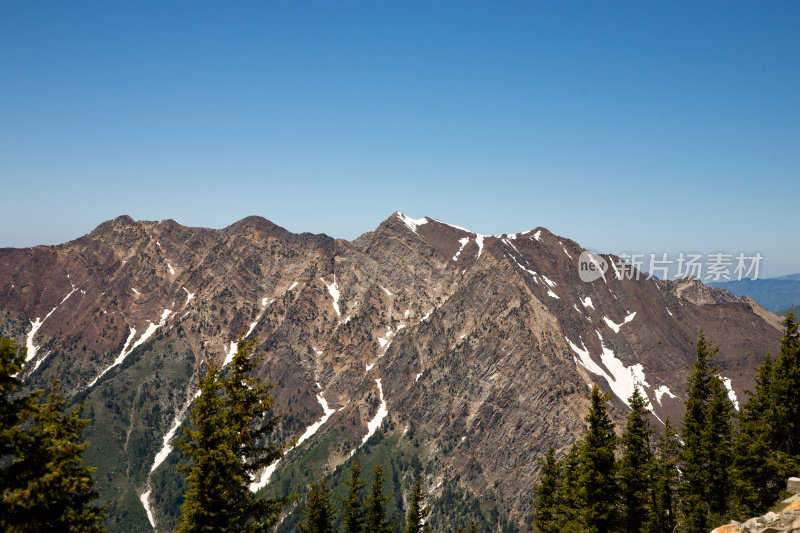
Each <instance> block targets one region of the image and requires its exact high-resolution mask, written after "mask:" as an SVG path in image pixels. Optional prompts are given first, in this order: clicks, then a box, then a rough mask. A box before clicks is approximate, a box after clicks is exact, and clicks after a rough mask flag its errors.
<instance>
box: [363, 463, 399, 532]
mask: <svg viewBox="0 0 800 533" xmlns="http://www.w3.org/2000/svg"><path fill="white" fill-rule="evenodd" d="M389 499H390V497H389V496H384V495H383V469H382V468H381V465H380V463H378V464H376V465H375V470H374V471H373V474H372V486H371V487H370V494H369V496H368V497H367V501H366V505H365V507H366V512H367V515H366V519H365V520H364V533H389V532H390V531H392V530H393V529H394V528H393V527H392V525H391V524H390V523H389V520H388V518H387V517H386V504H387V503H388V502H389Z"/></svg>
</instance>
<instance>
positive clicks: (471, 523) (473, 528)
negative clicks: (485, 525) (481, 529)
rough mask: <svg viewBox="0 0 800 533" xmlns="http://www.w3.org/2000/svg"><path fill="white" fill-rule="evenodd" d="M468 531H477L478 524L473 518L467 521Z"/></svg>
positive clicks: (470, 532)
mask: <svg viewBox="0 0 800 533" xmlns="http://www.w3.org/2000/svg"><path fill="white" fill-rule="evenodd" d="M469 533H478V525H477V524H476V523H475V520H470V521H469Z"/></svg>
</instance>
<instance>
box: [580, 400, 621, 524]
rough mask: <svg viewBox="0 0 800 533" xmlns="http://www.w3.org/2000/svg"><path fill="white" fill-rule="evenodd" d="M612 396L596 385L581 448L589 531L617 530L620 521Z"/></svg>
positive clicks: (585, 510) (586, 517) (582, 480)
mask: <svg viewBox="0 0 800 533" xmlns="http://www.w3.org/2000/svg"><path fill="white" fill-rule="evenodd" d="M608 400H609V396H608V395H606V394H603V393H601V392H600V389H598V388H597V387H596V386H594V387H592V404H591V406H590V408H589V414H588V415H587V416H586V422H587V424H588V425H589V428H588V430H587V431H586V436H585V437H584V443H583V447H582V450H581V477H580V483H581V485H582V487H583V491H584V495H583V496H584V499H585V506H584V514H585V521H586V526H587V529H586V531H595V532H598V533H602V532H608V531H614V530H615V526H616V524H617V521H618V510H617V505H618V502H619V487H618V485H617V479H616V471H615V457H614V451H615V449H616V445H617V436H616V435H615V434H614V422H612V421H611V418H610V417H609V415H608V411H607V410H606V402H608Z"/></svg>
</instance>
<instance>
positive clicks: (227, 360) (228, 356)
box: [222, 341, 239, 368]
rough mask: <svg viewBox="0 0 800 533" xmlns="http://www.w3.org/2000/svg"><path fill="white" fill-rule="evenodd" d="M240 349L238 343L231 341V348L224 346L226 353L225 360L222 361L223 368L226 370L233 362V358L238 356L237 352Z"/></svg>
mask: <svg viewBox="0 0 800 533" xmlns="http://www.w3.org/2000/svg"><path fill="white" fill-rule="evenodd" d="M238 347H239V342H238V341H231V344H230V346H227V347H225V346H223V348H222V349H223V350H224V351H225V360H224V361H222V367H223V368H225V367H226V366H228V365H229V364H230V362H231V361H233V356H234V355H236V350H237V348H238Z"/></svg>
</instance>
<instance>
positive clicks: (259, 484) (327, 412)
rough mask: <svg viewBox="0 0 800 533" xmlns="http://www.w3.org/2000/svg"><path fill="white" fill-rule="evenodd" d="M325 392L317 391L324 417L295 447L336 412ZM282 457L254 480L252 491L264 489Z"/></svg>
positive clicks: (308, 428)
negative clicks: (329, 404) (327, 399)
mask: <svg viewBox="0 0 800 533" xmlns="http://www.w3.org/2000/svg"><path fill="white" fill-rule="evenodd" d="M317 387H318V388H320V389H321V388H322V387H321V386H320V384H319V383H317ZM324 394H325V393H324V392H323V391H320V392H319V393H317V402H319V405H320V406H321V407H322V418H320V419H319V420H317V421H316V422H314V423H313V424H311V425H310V426H308V427H307V428H306V430H305V431H304V432H303V434H302V435H300V438H299V439H297V442H296V443H295V447H297V446H300V444H302V443H303V442H304V441H306V440H308V439H310V438H311V437H312V436H314V434H315V433H316V432H317V431H318V430H319V428H321V427H322V426H323V425H324V424H325V422H327V421H328V419H329V418H330V417H331V415H333V414H334V413H335V412H336V409H331V408H330V407H329V406H328V402H327V401H326V400H325V396H324ZM279 462H280V459H278V460H276V461H275V462H274V463H272V464H271V465H269V466H267V468H265V469H264V471H263V472H261V476H260V477H259V478H258V481H254V482H253V483H251V484H250V492H258V491H259V490H261V489H263V488H264V487H266V486H267V483H269V478H270V477H272V474H273V473H274V472H275V469H276V468H277V467H278V463H279Z"/></svg>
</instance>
